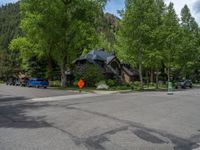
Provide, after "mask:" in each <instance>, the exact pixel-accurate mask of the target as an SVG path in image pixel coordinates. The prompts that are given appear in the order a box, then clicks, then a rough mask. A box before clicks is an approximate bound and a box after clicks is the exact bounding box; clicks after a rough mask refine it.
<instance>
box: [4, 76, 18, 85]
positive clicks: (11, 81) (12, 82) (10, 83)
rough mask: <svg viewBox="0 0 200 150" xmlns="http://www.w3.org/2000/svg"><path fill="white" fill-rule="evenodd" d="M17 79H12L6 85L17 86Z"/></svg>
mask: <svg viewBox="0 0 200 150" xmlns="http://www.w3.org/2000/svg"><path fill="white" fill-rule="evenodd" d="M15 81H16V78H14V77H11V78H9V79H8V80H7V81H6V85H15Z"/></svg>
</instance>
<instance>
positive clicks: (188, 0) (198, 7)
mask: <svg viewBox="0 0 200 150" xmlns="http://www.w3.org/2000/svg"><path fill="white" fill-rule="evenodd" d="M16 1H17V0H0V5H2V4H6V3H10V2H16ZM124 1H125V0H110V1H109V3H108V4H107V6H106V12H110V13H113V14H115V15H117V16H118V14H117V10H121V9H123V8H124ZM165 1H166V3H167V4H169V2H170V1H171V2H173V3H174V7H175V9H176V12H177V14H178V15H180V11H181V9H182V8H183V6H184V5H185V4H187V5H188V6H189V8H190V10H191V12H192V15H193V16H194V17H195V18H196V20H197V21H198V23H199V24H200V0H165Z"/></svg>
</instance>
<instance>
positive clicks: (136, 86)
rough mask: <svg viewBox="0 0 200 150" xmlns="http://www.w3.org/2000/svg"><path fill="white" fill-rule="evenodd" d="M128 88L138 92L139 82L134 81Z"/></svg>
mask: <svg viewBox="0 0 200 150" xmlns="http://www.w3.org/2000/svg"><path fill="white" fill-rule="evenodd" d="M130 87H131V89H132V90H140V88H141V87H140V82H139V81H135V82H132V83H130Z"/></svg>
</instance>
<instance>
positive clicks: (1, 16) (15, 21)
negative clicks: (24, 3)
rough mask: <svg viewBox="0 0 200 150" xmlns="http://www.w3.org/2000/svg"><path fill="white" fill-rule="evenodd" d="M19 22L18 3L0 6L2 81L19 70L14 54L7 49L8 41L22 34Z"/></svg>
mask: <svg viewBox="0 0 200 150" xmlns="http://www.w3.org/2000/svg"><path fill="white" fill-rule="evenodd" d="M19 22H20V14H19V3H16V4H6V5H5V6H0V55H1V56H0V78H1V79H3V80H5V79H6V78H7V77H9V76H11V75H12V74H15V71H17V70H18V69H19V68H18V66H16V64H17V63H18V62H17V57H15V56H17V55H16V53H14V52H12V51H10V50H9V49H8V45H9V43H10V41H11V40H12V39H13V38H15V37H17V36H19V35H21V34H22V33H21V30H20V29H19ZM16 68H18V69H16Z"/></svg>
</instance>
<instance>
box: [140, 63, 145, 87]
mask: <svg viewBox="0 0 200 150" xmlns="http://www.w3.org/2000/svg"><path fill="white" fill-rule="evenodd" d="M139 76H140V86H141V89H142V90H143V89H144V84H143V75H142V64H141V63H140V64H139Z"/></svg>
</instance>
